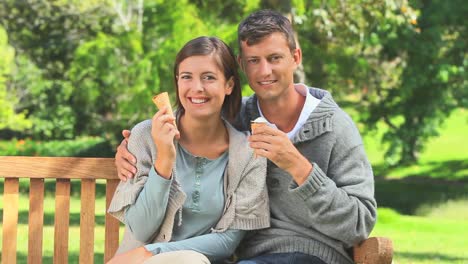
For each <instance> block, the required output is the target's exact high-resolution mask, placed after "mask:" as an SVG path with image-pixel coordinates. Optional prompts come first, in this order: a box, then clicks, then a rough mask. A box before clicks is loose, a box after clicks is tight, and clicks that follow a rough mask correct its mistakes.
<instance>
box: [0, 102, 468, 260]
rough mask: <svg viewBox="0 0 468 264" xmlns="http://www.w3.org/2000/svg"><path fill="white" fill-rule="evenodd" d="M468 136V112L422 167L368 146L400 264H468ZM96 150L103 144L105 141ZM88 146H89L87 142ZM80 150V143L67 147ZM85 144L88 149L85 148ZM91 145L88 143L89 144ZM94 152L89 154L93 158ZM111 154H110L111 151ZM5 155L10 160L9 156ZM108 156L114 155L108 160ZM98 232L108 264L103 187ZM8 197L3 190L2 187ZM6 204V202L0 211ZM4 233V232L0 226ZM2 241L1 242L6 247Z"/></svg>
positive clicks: (73, 256)
mask: <svg viewBox="0 0 468 264" xmlns="http://www.w3.org/2000/svg"><path fill="white" fill-rule="evenodd" d="M466 131H468V111H467V110H458V111H457V112H456V113H454V114H453V115H452V116H451V117H450V118H449V119H448V120H447V122H446V123H445V124H444V127H443V129H442V130H441V136H440V137H438V138H434V139H431V140H430V142H429V143H428V145H427V147H426V149H425V151H424V152H423V153H421V159H420V162H419V163H418V164H417V165H412V166H406V167H398V168H387V167H385V166H384V165H383V163H382V161H383V153H382V146H381V145H380V143H379V137H380V136H381V134H382V133H381V131H380V132H379V133H375V134H368V135H366V136H365V137H364V143H365V145H366V150H367V153H368V155H369V158H370V160H371V162H372V164H373V167H374V170H375V175H376V198H377V201H378V205H379V209H378V222H377V224H376V227H375V229H374V231H373V232H372V235H373V236H386V237H389V238H391V239H392V240H393V243H394V250H395V254H394V263H413V264H423V263H424V264H428V263H468V252H467V249H468V239H467V237H468V151H466V149H468V147H467V144H466V143H463V142H465V141H464V140H465V137H466ZM93 140H95V141H96V144H98V143H99V144H103V143H102V142H101V141H100V140H97V139H92V141H93ZM86 141H89V139H87V140H86ZM24 144H26V145H27V144H31V145H30V146H29V147H28V148H26V150H25V151H37V152H39V153H43V152H44V151H47V150H48V149H51V147H50V146H43V145H44V144H39V145H38V144H36V143H34V142H22V141H17V142H15V143H14V146H16V145H19V146H20V147H25V146H23V145H24ZM67 144H68V145H70V148H75V145H74V143H70V142H69V143H67ZM80 144H84V143H80ZM86 144H87V143H86ZM2 146H3V147H2ZM2 148H3V150H4V151H5V149H6V150H8V149H9V150H11V149H12V147H11V143H8V142H7V143H5V142H0V152H1V150H2ZM93 149H94V150H95V149H96V148H90V150H91V151H89V150H88V152H87V153H93V152H94V151H93ZM106 151H107V153H108V152H109V150H106ZM3 155H5V154H3ZM107 155H108V154H107ZM27 189H28V187H27V182H24V181H22V182H21V185H20V190H21V193H23V194H22V195H20V216H19V221H20V228H19V234H18V236H19V238H18V257H19V258H18V259H19V261H18V263H26V259H27V256H26V250H27V238H26V236H27V221H28V219H27V218H28V204H29V201H28V197H27V196H26V194H25V193H27ZM46 189H47V190H48V193H46V202H45V207H44V208H45V217H44V222H45V223H44V225H45V228H44V234H45V236H44V237H53V231H52V227H53V212H52V211H53V208H54V200H53V198H52V197H53V196H52V193H51V192H53V191H54V190H53V189H54V185H53V184H49V185H46ZM96 189H97V190H98V195H97V199H96V212H98V216H97V218H96V222H97V223H98V227H97V228H96V230H95V232H96V233H95V236H96V238H95V252H96V254H95V262H96V263H102V258H103V234H104V233H103V227H102V224H103V222H104V197H103V190H102V189H103V188H100V187H99V186H97V188H96ZM0 192H2V193H3V184H2V183H0ZM72 192H73V193H74V196H73V198H72V201H71V209H70V210H71V217H70V225H71V233H70V239H69V248H70V257H69V260H70V263H78V248H79V240H78V239H76V237H78V234H79V207H80V203H79V193H80V192H79V185H78V184H76V185H73V187H72ZM1 208H3V200H0V210H1ZM0 228H1V226H0ZM1 243H2V239H1V238H0V246H1ZM43 254H44V260H43V263H51V262H52V256H53V241H52V239H46V240H45V241H44V244H43Z"/></svg>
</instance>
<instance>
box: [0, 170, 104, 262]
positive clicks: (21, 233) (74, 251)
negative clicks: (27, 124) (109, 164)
mask: <svg viewBox="0 0 468 264" xmlns="http://www.w3.org/2000/svg"><path fill="white" fill-rule="evenodd" d="M1 184H2V188H3V181H2V183H1ZM27 185H28V181H27V180H24V179H22V180H21V182H20V196H19V216H18V243H17V259H18V263H19V264H21V263H27V249H28V214H29V197H28V196H27V195H26V193H27V192H28V188H27ZM45 189H46V195H45V198H44V231H43V237H44V240H43V247H42V254H43V256H44V257H43V263H52V262H53V255H54V253H53V252H54V244H53V243H54V240H53V237H54V231H53V228H54V216H55V214H54V210H55V200H54V196H53V192H54V189H55V187H54V183H53V181H50V180H49V181H46V184H45ZM96 190H97V195H96V203H95V214H96V217H95V222H96V228H95V230H94V232H95V238H94V252H95V254H94V262H95V263H103V259H104V218H105V196H104V190H105V186H104V183H103V182H99V181H98V182H97V184H96ZM79 194H80V185H79V182H78V181H76V180H72V186H71V195H72V197H71V199H70V222H69V224H70V233H69V238H68V247H69V252H70V254H69V258H68V259H69V263H79V253H78V252H79V248H80V240H79V239H77V238H79V237H80V236H79V234H80V197H79ZM0 208H1V209H0V214H1V215H2V216H3V199H1V200H0ZM2 222H3V221H2ZM0 228H2V225H1V224H0ZM2 240H3V239H0V248H1V246H2ZM0 256H1V252H0Z"/></svg>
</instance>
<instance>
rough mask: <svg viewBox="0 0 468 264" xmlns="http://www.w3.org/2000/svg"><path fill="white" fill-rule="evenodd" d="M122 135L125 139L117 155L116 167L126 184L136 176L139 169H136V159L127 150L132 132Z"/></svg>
mask: <svg viewBox="0 0 468 264" xmlns="http://www.w3.org/2000/svg"><path fill="white" fill-rule="evenodd" d="M122 135H123V137H124V139H123V140H122V142H121V143H120V145H119V147H117V153H115V166H116V167H117V175H118V176H119V179H120V180H121V181H124V182H125V181H127V179H131V178H133V177H134V176H135V174H136V172H137V169H136V167H135V164H136V158H135V156H133V155H132V153H130V152H129V151H128V149H127V144H128V138H129V137H130V130H123V131H122Z"/></svg>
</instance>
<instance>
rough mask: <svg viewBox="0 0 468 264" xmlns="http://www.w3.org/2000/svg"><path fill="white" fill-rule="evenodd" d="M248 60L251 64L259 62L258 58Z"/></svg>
mask: <svg viewBox="0 0 468 264" xmlns="http://www.w3.org/2000/svg"><path fill="white" fill-rule="evenodd" d="M247 62H248V63H249V64H256V63H258V59H248V60H247Z"/></svg>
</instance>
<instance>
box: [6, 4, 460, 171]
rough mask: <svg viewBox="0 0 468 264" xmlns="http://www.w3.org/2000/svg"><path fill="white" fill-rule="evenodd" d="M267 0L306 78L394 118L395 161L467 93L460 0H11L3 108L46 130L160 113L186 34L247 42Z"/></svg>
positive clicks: (113, 129) (32, 132)
mask: <svg viewBox="0 0 468 264" xmlns="http://www.w3.org/2000/svg"><path fill="white" fill-rule="evenodd" d="M260 8H272V9H276V10H278V11H280V12H282V13H283V14H285V15H286V16H288V17H291V18H292V21H293V23H294V27H295V29H296V30H297V32H298V36H299V41H300V44H301V47H302V49H303V71H304V74H303V76H306V77H307V79H306V80H305V82H306V83H307V84H309V85H312V86H315V87H322V88H324V89H327V90H329V91H331V92H333V95H334V97H335V98H336V99H337V100H338V101H339V102H340V104H342V105H343V104H346V103H351V105H352V106H353V108H354V109H356V110H357V111H358V112H359V113H360V121H361V122H362V123H363V124H365V126H364V127H363V129H365V130H371V129H376V128H377V124H381V122H382V121H383V122H384V123H385V124H386V127H387V128H386V129H387V130H386V133H385V135H384V136H383V141H384V144H383V145H384V146H385V147H386V148H387V154H386V158H385V159H386V162H387V163H388V164H390V165H394V164H397V163H401V162H406V163H412V162H414V161H415V160H416V159H417V158H418V153H419V152H421V151H422V150H423V149H424V146H425V142H427V141H428V140H429V139H430V138H432V137H434V136H436V135H438V133H439V127H440V126H441V125H442V124H443V122H444V120H445V119H446V118H447V117H448V116H449V115H450V114H451V112H452V111H453V109H455V108H456V107H459V106H462V107H463V106H464V107H466V106H467V105H468V99H467V98H468V89H467V79H468V78H466V66H467V65H468V59H467V55H466V39H467V38H468V37H467V34H466V23H465V19H464V16H465V14H466V13H468V12H467V5H465V4H464V3H463V2H462V1H461V0H454V1H442V0H438V1H430V2H425V1H419V0H413V1H408V0H388V1H381V0H366V1H348V2H346V1H345V2H343V1H319V0H313V1H304V0H290V1H278V0H255V1H246V0H226V1H216V0H208V1H201V0H182V1H179V2H178V4H177V5H174V3H172V2H170V1H161V0H158V1H136V0H135V1H124V0H106V1H96V0H83V1H75V0H73V1H13V0H4V1H1V2H0V23H1V24H2V25H3V27H4V28H5V29H6V31H7V33H8V41H9V42H8V44H6V43H7V42H6V37H2V39H3V42H2V43H5V44H0V47H2V48H0V53H1V54H0V55H4V56H0V57H1V58H2V59H3V58H5V59H3V60H6V61H5V64H4V66H3V65H2V67H0V76H1V77H0V78H1V79H0V101H1V102H2V104H1V105H2V106H1V107H2V109H1V111H0V116H1V117H2V118H3V119H4V120H6V119H7V118H6V117H5V116H10V117H11V116H16V118H17V119H18V120H16V121H11V122H14V123H15V127H16V129H18V130H21V133H22V135H20V136H30V137H34V138H37V139H51V138H73V137H75V136H77V135H86V134H90V135H114V136H115V137H120V135H118V134H119V132H120V130H121V128H130V127H131V126H132V125H133V124H135V123H136V122H138V121H140V120H142V119H146V118H149V117H150V116H151V115H152V114H153V113H154V106H153V105H152V104H151V102H150V99H149V98H150V97H151V95H152V94H154V93H158V92H160V91H169V92H170V93H171V94H172V96H174V80H173V76H172V75H173V73H172V68H173V61H174V57H175V55H176V53H177V51H178V50H179V49H180V48H181V47H182V45H183V44H184V43H185V42H186V41H187V40H189V39H191V38H193V37H197V36H200V35H214V36H218V37H220V38H222V39H223V40H225V41H226V42H227V43H228V44H230V45H231V46H233V47H234V48H235V50H237V49H236V46H237V41H236V37H237V36H236V28H237V24H238V22H239V21H240V20H241V19H242V18H244V17H245V16H247V15H248V13H250V12H252V11H254V10H257V9H260ZM0 35H1V34H0ZM5 47H6V48H5ZM11 47H13V48H14V50H12V49H11ZM12 52H13V53H12ZM11 54H13V56H14V57H13V58H14V60H12V57H11V56H12V55H11ZM15 64H16V67H14V65H15ZM298 76H301V75H298ZM5 87H6V88H5ZM243 90H244V94H245V95H248V94H250V93H252V91H251V90H250V89H249V88H248V86H247V85H245V86H244V89H243ZM7 113H8V114H7ZM20 120H23V121H24V122H21V121H20ZM9 122H10V121H9ZM11 122H10V123H11ZM27 122H29V124H33V125H32V127H28V123H27ZM2 124H6V121H2ZM5 128H6V126H5V125H3V127H2V125H0V133H2V132H1V129H3V130H5ZM8 129H12V128H11V125H10V127H9V128H8Z"/></svg>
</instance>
